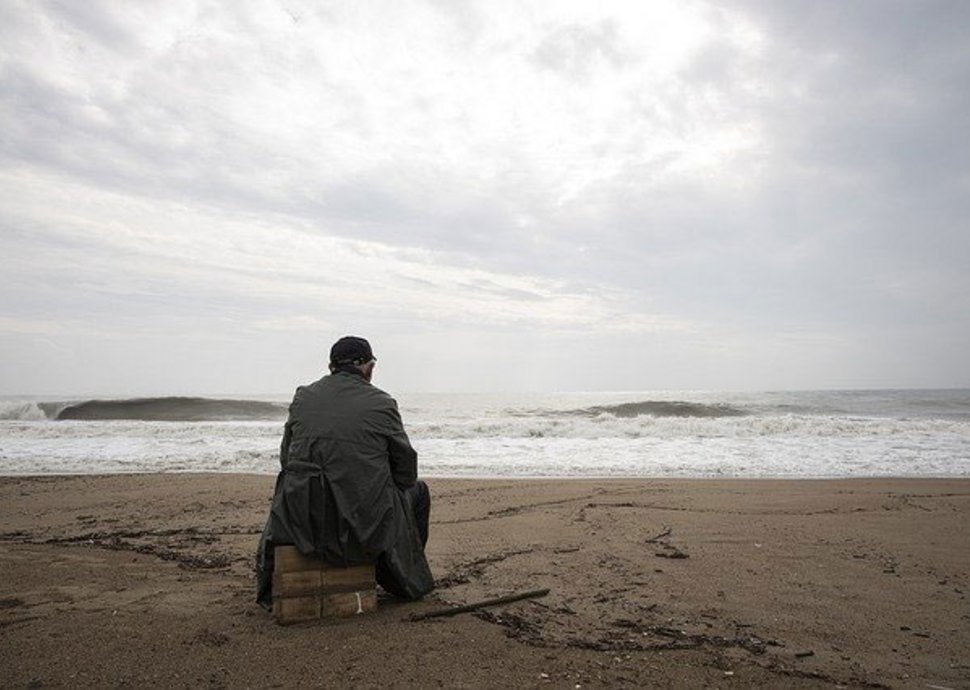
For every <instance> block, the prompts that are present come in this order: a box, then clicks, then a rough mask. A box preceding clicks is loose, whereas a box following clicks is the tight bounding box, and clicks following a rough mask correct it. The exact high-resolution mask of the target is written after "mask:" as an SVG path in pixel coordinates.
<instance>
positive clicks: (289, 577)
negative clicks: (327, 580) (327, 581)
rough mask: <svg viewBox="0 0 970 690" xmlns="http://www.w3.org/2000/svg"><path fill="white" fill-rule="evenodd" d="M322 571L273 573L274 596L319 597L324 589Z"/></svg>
mask: <svg viewBox="0 0 970 690" xmlns="http://www.w3.org/2000/svg"><path fill="white" fill-rule="evenodd" d="M321 574H322V571H320V570H297V571H294V572H289V573H285V572H284V573H273V596H274V597H277V598H287V597H307V596H318V595H319V594H320V592H321V590H322V589H323V580H322V578H321V577H320V576H321Z"/></svg>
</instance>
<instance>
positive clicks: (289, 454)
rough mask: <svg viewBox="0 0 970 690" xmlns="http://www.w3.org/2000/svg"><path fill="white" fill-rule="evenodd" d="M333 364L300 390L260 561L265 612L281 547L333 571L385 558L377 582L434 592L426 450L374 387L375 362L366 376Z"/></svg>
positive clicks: (409, 594)
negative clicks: (427, 549) (422, 455)
mask: <svg viewBox="0 0 970 690" xmlns="http://www.w3.org/2000/svg"><path fill="white" fill-rule="evenodd" d="M339 342H340V341H338V344H339ZM363 342H366V341H363ZM367 347H368V352H369V345H368V346H367ZM335 348H336V346H335ZM331 359H332V363H331V372H332V373H331V374H329V375H328V376H324V377H323V378H322V379H320V380H319V381H316V382H314V383H312V384H309V385H307V386H301V387H300V388H298V389H297V391H296V394H295V396H294V397H293V402H292V404H291V405H290V415H289V418H288V419H287V422H286V426H285V429H284V433H283V442H282V444H281V447H280V464H281V468H282V469H281V471H280V474H279V477H278V478H277V481H276V489H275V492H274V496H273V505H272V509H271V511H270V516H269V519H268V520H267V523H266V528H265V529H264V530H263V536H262V539H261V541H260V547H259V551H258V554H257V570H258V580H259V582H258V594H257V600H258V601H259V602H260V603H261V604H263V605H264V606H268V605H269V604H270V603H271V587H272V550H273V548H274V547H275V546H276V545H281V544H294V545H295V546H296V547H297V548H298V549H299V550H300V551H301V552H302V553H304V554H306V555H313V556H317V557H320V558H323V559H325V560H326V561H328V562H330V563H332V564H334V565H344V566H347V565H357V564H361V563H368V562H375V561H376V562H377V579H378V582H379V583H380V584H381V586H383V587H384V588H385V589H386V590H388V591H389V592H391V593H393V594H396V595H398V596H402V597H406V598H410V599H415V598H418V597H421V596H423V595H424V594H427V593H428V592H429V591H431V589H432V588H433V587H434V580H433V578H432V576H431V571H430V569H429V568H428V563H427V560H426V559H425V556H424V541H425V540H426V539H427V515H428V507H427V506H428V494H427V487H426V486H425V485H424V483H423V482H417V483H416V481H417V453H416V452H415V451H414V449H413V448H412V447H411V443H410V441H409V440H408V437H407V434H406V433H405V431H404V425H403V423H402V421H401V415H400V413H399V412H398V409H397V403H396V402H395V401H394V399H393V398H391V397H390V396H389V395H387V394H386V393H385V392H384V391H382V390H380V389H379V388H377V387H375V386H373V385H371V383H370V380H369V379H370V372H371V371H372V370H373V362H374V361H376V360H373V359H371V360H370V362H369V364H370V366H369V367H365V368H363V369H362V368H361V367H360V366H357V365H353V366H351V365H349V364H347V365H345V364H338V365H335V364H334V363H333V357H331ZM418 503H421V504H422V506H423V507H422V506H419V507H418V513H420V514H421V515H422V523H421V527H419V525H418V522H417V520H416V517H415V511H416V506H417V504H418Z"/></svg>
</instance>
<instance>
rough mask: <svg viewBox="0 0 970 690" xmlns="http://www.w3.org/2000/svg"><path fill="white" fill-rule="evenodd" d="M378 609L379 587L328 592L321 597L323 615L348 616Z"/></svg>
mask: <svg viewBox="0 0 970 690" xmlns="http://www.w3.org/2000/svg"><path fill="white" fill-rule="evenodd" d="M376 610H377V589H376V588H373V589H368V590H366V591H362V592H345V593H342V594H326V595H324V596H323V597H322V598H321V606H320V613H321V615H322V616H323V617H325V618H326V617H329V616H335V617H338V618H346V617H348V616H356V615H357V614H360V613H370V612H371V611H376Z"/></svg>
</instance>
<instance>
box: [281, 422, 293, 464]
mask: <svg viewBox="0 0 970 690" xmlns="http://www.w3.org/2000/svg"><path fill="white" fill-rule="evenodd" d="M292 437H293V419H292V417H291V418H290V419H287V420H286V424H285V425H284V426H283V440H282V442H281V443H280V468H282V469H285V468H286V464H287V463H288V462H289V461H290V439H291V438H292Z"/></svg>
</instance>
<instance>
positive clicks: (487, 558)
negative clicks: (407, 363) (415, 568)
mask: <svg viewBox="0 0 970 690" xmlns="http://www.w3.org/2000/svg"><path fill="white" fill-rule="evenodd" d="M273 481H274V478H273V477H266V476H248V475H131V476H107V477H35V478H16V477H6V478H0V566H2V569H0V572H2V573H3V579H2V584H0V668H2V669H3V683H2V684H3V685H4V686H5V687H18V686H19V687H24V686H32V687H42V686H72V687H74V686H102V687H103V686H126V685H127V686H145V685H163V686H167V687H182V686H185V687H199V686H211V687H230V686H232V687H235V686H252V687H264V686H270V687H271V686H278V687H283V686H291V685H313V686H345V685H352V686H362V687H367V686H373V687H377V686H382V687H383V686H392V687H393V686H399V687H406V686H420V687H434V686H445V687H460V686H469V687H483V686H491V687H504V686H526V687H532V686H546V685H549V686H552V687H564V688H575V687H577V686H581V687H584V688H586V687H604V686H610V687H617V686H631V687H632V686H640V687H643V686H647V687H704V686H708V687H720V688H730V687H739V688H742V687H743V688H748V687H765V688H779V687H837V686H842V687H882V686H889V687H913V688H917V687H919V688H925V687H927V686H940V687H951V688H967V687H970V655H968V650H970V602H968V600H967V594H968V590H970V480H931V479H926V480H912V479H900V480H882V479H880V480H839V481H767V480H763V481H741V480H718V481H707V480H635V481H634V480H621V481H497V480H495V481H481V480H474V481H472V480H430V481H429V485H430V487H431V490H432V494H433V498H434V505H433V509H432V535H431V541H430V542H429V545H428V552H429V558H430V561H431V565H432V569H433V570H434V573H435V576H436V577H437V579H438V582H439V587H438V590H437V591H436V592H435V593H434V594H433V595H432V596H431V597H429V598H428V599H426V600H425V601H422V602H419V603H413V604H403V603H400V602H396V601H393V600H390V599H386V598H384V599H382V600H381V602H380V607H379V610H378V612H377V613H375V614H371V615H367V616H361V617H358V618H353V619H347V620H344V621H339V622H328V623H323V624H310V625H301V626H292V627H279V626H276V625H275V624H274V623H273V622H272V620H271V619H270V617H269V616H268V615H267V614H266V613H264V612H263V611H262V609H260V608H258V607H257V606H256V605H255V604H254V603H253V571H252V559H253V552H254V550H255V546H256V541H257V539H258V535H259V532H260V530H261V528H262V525H263V521H264V519H265V516H266V510H267V509H268V506H269V500H270V496H271V493H272V488H273ZM543 587H548V588H550V589H551V592H550V594H549V595H548V596H546V597H545V598H542V599H537V600H532V601H524V602H519V603H515V604H509V605H506V606H502V607H498V608H492V609H489V610H487V611H485V612H482V613H478V614H463V615H459V616H456V617H453V618H440V619H434V620H428V621H423V622H409V621H408V620H407V618H408V616H409V615H410V614H412V613H418V612H422V611H428V610H432V609H435V608H438V607H441V606H442V605H449V604H463V603H467V602H471V601H476V600H479V599H484V598H488V597H496V596H502V595H505V594H509V593H513V592H517V591H524V590H531V589H537V588H543Z"/></svg>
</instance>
